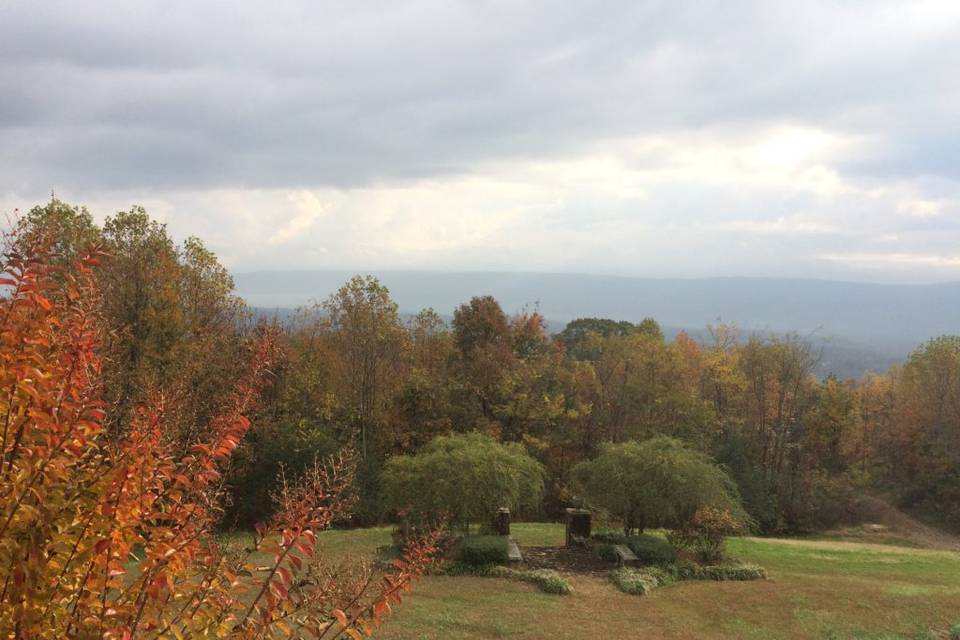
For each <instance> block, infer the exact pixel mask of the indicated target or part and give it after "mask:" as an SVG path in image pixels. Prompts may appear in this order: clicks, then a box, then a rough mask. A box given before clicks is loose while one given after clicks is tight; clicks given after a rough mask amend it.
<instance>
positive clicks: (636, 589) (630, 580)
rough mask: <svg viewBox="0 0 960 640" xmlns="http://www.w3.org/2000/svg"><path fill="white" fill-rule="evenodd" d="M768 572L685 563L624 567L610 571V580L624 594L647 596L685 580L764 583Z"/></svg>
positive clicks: (752, 567) (741, 566)
mask: <svg viewBox="0 0 960 640" xmlns="http://www.w3.org/2000/svg"><path fill="white" fill-rule="evenodd" d="M766 577H767V572H766V570H764V568H763V567H760V566H757V565H752V564H722V565H707V566H700V565H698V564H695V563H692V562H681V563H678V564H676V565H672V566H668V567H642V568H637V567H621V568H619V569H615V570H613V571H611V572H610V580H611V581H612V582H613V584H615V585H616V587H617V588H618V589H619V590H620V591H623V592H624V593H630V594H633V595H640V596H643V595H647V594H648V593H650V592H651V591H653V590H654V589H656V588H657V587H662V586H665V585H668V584H672V583H674V582H678V581H681V580H715V581H718V582H719V581H724V580H733V581H741V580H763V579H766Z"/></svg>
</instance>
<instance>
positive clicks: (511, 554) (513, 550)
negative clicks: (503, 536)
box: [507, 538, 523, 562]
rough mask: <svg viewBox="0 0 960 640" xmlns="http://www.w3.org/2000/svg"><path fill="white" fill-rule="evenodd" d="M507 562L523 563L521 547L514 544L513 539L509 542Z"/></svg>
mask: <svg viewBox="0 0 960 640" xmlns="http://www.w3.org/2000/svg"><path fill="white" fill-rule="evenodd" d="M507 560H509V561H510V562H523V556H522V555H521V554H520V547H518V546H517V543H516V542H514V540H513V538H510V539H509V540H507Z"/></svg>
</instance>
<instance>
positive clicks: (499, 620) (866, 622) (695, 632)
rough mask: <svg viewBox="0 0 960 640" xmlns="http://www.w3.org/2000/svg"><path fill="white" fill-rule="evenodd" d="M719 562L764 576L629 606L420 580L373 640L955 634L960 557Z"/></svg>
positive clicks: (691, 587)
mask: <svg viewBox="0 0 960 640" xmlns="http://www.w3.org/2000/svg"><path fill="white" fill-rule="evenodd" d="M512 532H513V536H514V538H515V539H516V540H517V541H518V543H519V544H520V545H521V547H523V546H549V545H562V544H563V538H564V534H563V526H562V525H557V524H542V523H531V524H524V523H520V524H514V525H513V529H512ZM318 540H319V545H320V549H321V551H322V553H325V554H330V556H337V557H343V556H348V555H349V556H359V555H366V556H371V557H372V556H373V554H374V553H375V552H376V549H377V547H378V546H380V545H385V544H389V542H390V529H389V528H387V527H381V528H373V529H357V530H334V531H328V532H325V533H323V534H321V535H320V536H319V539H318ZM728 550H729V552H730V554H731V555H733V556H735V557H736V558H737V559H739V560H741V561H743V562H747V563H754V564H758V565H760V566H762V567H764V568H766V570H767V572H768V574H769V576H770V578H769V579H768V580H760V581H755V582H706V581H684V582H678V583H675V584H671V585H667V586H664V587H661V588H659V589H655V590H653V591H652V592H651V593H649V594H648V595H646V596H644V597H641V598H638V597H637V596H633V595H628V594H624V593H621V592H619V591H618V590H617V589H616V587H615V586H614V585H613V584H612V583H611V582H610V581H609V580H608V579H607V578H605V577H591V576H583V575H573V576H566V577H567V579H568V580H569V582H570V583H571V584H572V586H573V589H574V591H573V593H572V594H571V595H569V596H567V597H563V598H558V597H557V596H554V595H549V594H546V593H542V592H540V591H539V590H538V589H537V588H536V587H535V586H532V585H528V584H524V583H522V582H518V581H515V580H507V579H496V578H489V577H473V576H429V577H426V578H424V579H423V580H422V581H421V582H420V583H419V584H418V585H417V586H416V587H415V591H414V593H413V594H412V595H411V596H410V598H409V600H408V601H407V602H405V603H404V605H403V606H402V607H400V608H399V609H398V610H397V612H396V614H395V615H394V616H392V617H391V619H390V621H389V623H388V624H387V625H386V626H385V627H384V628H383V629H381V630H380V631H379V632H378V634H377V637H378V638H383V639H385V640H428V639H432V638H444V639H446V638H451V639H454V640H456V639H463V640H468V639H479V638H550V639H551V640H565V639H568V638H578V639H579V638H638V637H642V638H698V639H699V638H706V639H712V638H717V639H719V638H725V639H729V638H757V639H777V638H783V639H794V638H825V639H830V640H846V639H849V640H905V639H910V640H913V639H921V638H924V639H926V638H933V639H941V638H947V637H948V635H947V634H948V630H949V629H950V628H951V626H952V625H954V624H956V623H958V622H960V553H955V552H949V551H930V550H923V549H915V548H908V547H898V546H891V545H875V544H863V543H849V542H842V541H835V540H774V539H758V538H738V539H733V540H731V541H730V542H729V545H728Z"/></svg>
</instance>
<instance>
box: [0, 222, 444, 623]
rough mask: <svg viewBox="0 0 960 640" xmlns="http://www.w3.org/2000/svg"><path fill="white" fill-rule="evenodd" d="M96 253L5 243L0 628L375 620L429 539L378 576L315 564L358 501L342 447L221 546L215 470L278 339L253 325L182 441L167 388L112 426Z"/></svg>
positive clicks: (0, 320)
mask: <svg viewBox="0 0 960 640" xmlns="http://www.w3.org/2000/svg"><path fill="white" fill-rule="evenodd" d="M102 259H109V258H108V257H106V256H104V255H102V254H101V253H99V252H98V251H89V252H85V253H81V254H78V255H77V257H76V259H75V260H63V259H61V257H60V256H58V255H57V254H56V252H55V247H54V246H53V245H52V244H51V243H49V242H44V239H43V238H42V236H38V237H37V238H34V239H32V240H31V241H30V242H26V243H25V242H16V241H13V242H10V243H8V250H7V252H6V254H5V255H4V257H3V259H2V263H0V275H2V279H0V286H2V287H3V296H2V298H0V415H2V416H3V418H2V420H3V426H2V434H0V637H5V638H37V639H39V638H65V637H70V638H118V639H128V638H166V637H177V638H195V637H219V638H275V637H303V636H305V635H307V634H309V637H315V638H323V637H331V638H332V637H336V636H339V635H340V634H345V635H347V636H351V637H354V638H358V637H360V635H361V633H364V634H366V633H370V632H371V631H372V629H373V628H374V627H375V626H377V625H378V624H379V623H380V622H381V620H382V619H383V617H384V616H385V615H386V614H387V612H388V611H389V610H390V606H391V605H392V604H395V603H397V602H399V601H400V598H401V594H402V593H403V592H404V591H405V590H407V589H409V585H410V582H411V580H413V579H414V578H415V577H416V576H417V575H419V573H420V572H421V571H422V570H423V568H424V564H425V563H426V562H427V561H428V558H429V555H430V553H431V551H432V538H431V536H430V535H427V536H426V537H425V538H424V539H420V540H416V541H413V542H411V543H410V545H409V546H408V548H407V549H406V550H405V554H404V555H403V557H402V558H401V559H400V560H399V561H397V562H396V564H395V567H394V569H393V571H391V572H390V573H388V574H386V575H381V574H380V573H379V572H377V571H375V570H374V569H373V568H371V567H369V566H366V565H360V566H357V565H348V566H336V565H332V564H331V563H329V562H327V561H325V559H324V558H323V557H321V555H320V554H318V553H317V543H316V534H317V532H318V531H320V530H322V529H324V528H325V527H328V526H329V525H330V524H331V523H332V522H333V521H334V520H335V519H337V518H340V517H343V516H344V515H345V514H347V513H348V512H349V510H350V508H351V506H352V504H353V501H354V498H353V492H352V490H351V483H352V477H353V470H354V467H355V465H354V462H353V459H354V458H353V456H352V455H350V454H349V453H348V454H344V455H341V456H337V457H335V458H331V459H328V460H326V461H323V462H318V463H316V464H315V465H314V466H313V467H312V468H311V469H310V470H309V471H308V472H307V473H306V474H305V475H304V477H303V478H302V479H301V480H300V481H299V482H298V483H296V484H292V485H290V486H284V487H283V488H282V490H281V491H280V493H279V495H278V510H277V513H276V515H275V516H274V517H273V519H272V520H271V521H270V522H269V523H268V524H265V525H261V526H259V527H258V528H257V534H256V536H255V537H254V539H253V541H252V543H251V544H250V545H247V546H246V548H244V549H235V548H231V547H230V546H229V545H227V546H224V545H221V544H220V543H218V542H217V540H216V538H215V537H214V536H213V535H212V532H213V527H214V525H215V524H216V522H217V521H218V519H219V517H220V514H221V496H222V494H223V490H224V486H223V477H224V476H223V473H222V471H223V469H224V466H225V464H226V463H227V461H228V460H229V458H230V457H231V454H232V452H233V451H234V450H235V449H236V448H237V446H238V445H239V443H240V441H241V439H242V438H243V437H244V435H245V433H246V431H247V429H248V428H249V424H250V423H249V421H248V420H247V419H246V418H245V417H244V415H245V413H246V412H248V411H249V410H250V408H251V405H252V403H253V402H254V401H255V400H256V399H257V397H258V394H259V393H260V391H261V389H262V388H263V387H264V385H265V384H266V382H267V378H268V374H269V370H270V366H271V363H273V362H274V361H275V360H276V357H277V350H278V342H277V336H276V335H275V333H274V332H272V331H270V330H264V331H260V332H258V333H257V334H256V335H254V336H253V337H252V339H251V340H250V344H249V348H248V357H247V362H248V363H249V364H248V366H247V367H246V369H245V370H243V371H240V372H237V374H236V376H237V380H236V383H235V385H234V386H233V389H232V391H231V392H230V393H228V394H227V395H226V396H225V397H222V398H219V399H217V403H216V404H217V409H216V412H215V415H214V416H213V417H212V418H211V419H210V421H209V423H207V424H206V425H204V426H203V428H202V429H197V430H196V432H195V433H196V434H197V435H196V437H195V438H194V439H193V440H192V443H191V444H190V446H189V448H188V449H187V450H186V451H185V452H183V451H182V448H181V446H180V445H179V443H177V442H176V441H177V439H178V438H180V437H181V436H182V433H180V432H178V433H170V429H169V424H168V416H169V415H171V413H173V412H174V411H175V410H176V403H177V397H176V395H175V394H174V395H169V394H165V393H164V390H163V389H159V388H158V389H154V390H152V391H151V392H150V393H149V394H148V400H147V401H146V402H144V403H141V404H139V405H138V406H137V407H136V408H135V409H134V410H133V411H132V416H131V418H130V422H129V428H128V429H126V430H125V433H124V434H123V435H122V437H120V438H115V437H110V436H108V434H107V431H106V429H105V425H106V424H107V422H108V420H109V416H108V410H109V409H110V407H109V406H108V405H107V404H106V403H105V402H104V399H103V380H102V375H103V363H102V360H101V357H100V348H101V345H102V340H103V321H102V318H101V316H100V310H101V309H102V307H101V306H100V304H99V297H98V296H99V289H98V287H97V282H96V278H95V272H96V271H95V270H96V266H97V263H98V262H99V261H100V260H102ZM255 553H256V554H260V555H257V556H256V557H257V558H259V559H260V560H259V562H254V561H253V558H254V555H253V554H255ZM264 557H265V558H266V560H265V561H264V560H263V558H264ZM264 562H265V564H266V566H262V564H263V563H264Z"/></svg>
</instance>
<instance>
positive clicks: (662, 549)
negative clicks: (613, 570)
mask: <svg viewBox="0 0 960 640" xmlns="http://www.w3.org/2000/svg"><path fill="white" fill-rule="evenodd" d="M593 539H594V540H595V541H597V542H599V543H600V544H606V545H608V546H610V553H611V554H613V555H612V557H611V561H612V562H616V561H617V557H616V552H615V551H614V550H613V545H618V544H622V545H624V546H626V547H629V548H630V551H633V554H634V555H635V556H637V560H638V561H639V562H640V564H642V565H660V566H665V565H670V564H673V563H674V562H676V560H677V552H676V550H675V549H674V548H673V547H672V546H671V545H670V543H669V542H667V541H666V540H664V539H663V538H660V537H658V536H653V535H650V534H642V535H639V536H626V535H624V534H622V533H613V532H603V533H598V534H596V535H594V536H593ZM597 546H600V545H599V544H595V545H594V550H596V548H597ZM595 552H596V551H595ZM601 553H606V552H605V551H602V552H601ZM598 557H599V558H602V559H603V560H607V557H605V556H598Z"/></svg>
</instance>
